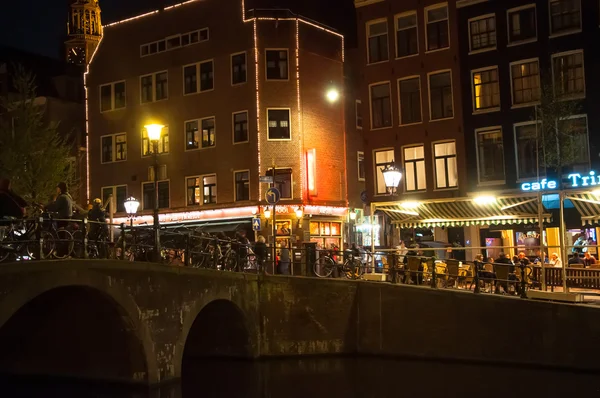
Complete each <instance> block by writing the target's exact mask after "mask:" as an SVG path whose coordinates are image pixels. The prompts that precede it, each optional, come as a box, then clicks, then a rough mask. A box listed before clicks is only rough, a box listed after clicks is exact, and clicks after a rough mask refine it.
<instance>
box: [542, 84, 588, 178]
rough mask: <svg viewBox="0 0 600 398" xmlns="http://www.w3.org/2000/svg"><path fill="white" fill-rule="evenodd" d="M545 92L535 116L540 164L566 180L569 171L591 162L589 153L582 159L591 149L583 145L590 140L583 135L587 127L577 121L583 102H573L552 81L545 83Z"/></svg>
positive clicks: (543, 86)
mask: <svg viewBox="0 0 600 398" xmlns="http://www.w3.org/2000/svg"><path fill="white" fill-rule="evenodd" d="M541 90H542V91H541V99H540V104H539V105H538V106H536V110H535V115H534V120H537V121H538V123H540V126H539V142H538V144H539V148H540V152H541V153H540V155H541V156H540V165H542V166H544V167H545V168H546V169H547V170H553V171H555V172H556V174H557V176H558V177H559V178H560V179H562V175H563V173H564V172H565V171H566V168H568V167H569V166H572V165H574V164H576V163H583V162H585V161H587V160H588V159H587V157H588V156H587V154H585V157H586V158H585V159H581V157H582V156H583V155H582V148H584V149H587V142H582V139H584V140H585V141H587V135H584V136H582V132H583V131H586V126H585V125H582V123H581V121H582V120H581V119H574V118H573V116H575V115H578V114H580V113H581V108H582V107H581V102H580V101H577V100H573V99H569V97H567V96H566V95H564V94H563V93H562V90H561V89H560V87H558V86H555V85H554V84H553V82H552V81H551V80H546V81H544V83H543V84H542V88H541ZM582 145H583V147H582Z"/></svg>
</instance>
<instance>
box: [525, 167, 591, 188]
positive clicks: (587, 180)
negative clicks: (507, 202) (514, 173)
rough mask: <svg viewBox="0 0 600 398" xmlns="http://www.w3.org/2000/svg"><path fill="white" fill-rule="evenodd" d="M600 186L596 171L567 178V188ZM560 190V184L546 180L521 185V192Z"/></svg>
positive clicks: (570, 175) (575, 174)
mask: <svg viewBox="0 0 600 398" xmlns="http://www.w3.org/2000/svg"><path fill="white" fill-rule="evenodd" d="M596 185H600V176H596V172H595V171H590V172H589V173H588V174H587V175H582V174H580V173H572V174H569V175H568V176H567V181H566V182H565V188H579V187H594V186H596ZM555 189H559V184H558V182H557V181H555V180H547V179H546V178H544V179H542V180H540V181H534V182H524V183H522V184H521V191H524V192H537V191H545V190H555Z"/></svg>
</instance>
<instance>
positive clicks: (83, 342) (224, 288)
mask: <svg viewBox="0 0 600 398" xmlns="http://www.w3.org/2000/svg"><path fill="white" fill-rule="evenodd" d="M599 315H600V310H599V309H597V308H593V307H588V306H581V305H579V306H575V305H561V304H553V303H545V302H534V301H529V300H521V299H513V298H503V297H494V296H491V295H474V294H472V293H469V292H463V291H437V290H433V289H429V288H422V287H413V286H395V285H389V284H383V283H370V282H352V281H343V280H320V279H314V278H299V277H281V276H266V277H263V276H257V275H251V274H240V273H228V272H219V271H211V270H198V269H188V268H183V267H167V266H162V265H155V264H147V263H131V262H117V261H110V260H106V261H105V260H95V261H92V260H88V261H83V260H72V261H46V262H23V263H16V264H10V265H3V266H2V267H1V268H0V372H5V373H11V374H28V375H59V376H71V377H80V378H87V379H100V380H112V381H125V382H139V383H145V384H157V383H161V382H167V381H170V380H174V379H177V378H179V377H181V375H182V372H184V367H185V364H186V361H187V360H188V359H193V358H196V357H210V356H228V357H243V358H258V357H269V356H292V355H319V354H375V355H398V356H403V357H420V358H438V359H453V360H466V361H479V362H494V363H514V364H521V365H535V366H538V365H542V366H551V367H564V368H570V369H587V370H590V369H592V370H600V365H599V363H598V361H597V358H598V357H599V356H600V345H598V344H597V341H596V340H597V336H599V335H600V317H599Z"/></svg>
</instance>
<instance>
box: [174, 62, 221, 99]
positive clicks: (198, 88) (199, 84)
mask: <svg viewBox="0 0 600 398" xmlns="http://www.w3.org/2000/svg"><path fill="white" fill-rule="evenodd" d="M208 62H211V63H212V66H213V68H212V69H213V72H212V73H213V85H212V88H210V89H208V90H202V82H201V81H202V78H201V76H200V65H202V64H205V63H208ZM189 66H194V67H195V68H196V92H194V93H186V92H185V68H187V67H189ZM181 79H182V87H183V90H182V92H183V96H184V97H186V96H188V95H197V94H201V93H208V92H211V91H214V90H215V82H216V72H215V60H214V59H213V58H210V59H205V60H202V61H199V62H194V63H192V64H186V65H183V66H182V67H181Z"/></svg>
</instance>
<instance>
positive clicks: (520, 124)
mask: <svg viewBox="0 0 600 398" xmlns="http://www.w3.org/2000/svg"><path fill="white" fill-rule="evenodd" d="M536 124H538V125H539V126H540V128H541V125H542V122H541V121H535V120H528V121H525V122H518V123H513V125H512V126H513V144H514V145H513V148H514V152H515V174H516V175H517V182H525V181H534V180H536V177H522V176H520V175H519V152H518V145H517V142H518V140H517V128H519V127H523V126H532V125H536ZM540 134H541V130H540ZM535 141H536V148H537V150H538V151H543V149H542V148H540V147H539V140H538V137H536V140H535ZM538 168H539V169H540V175H545V174H546V170H545V169H543V168H542V167H541V165H539V164H538Z"/></svg>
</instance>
